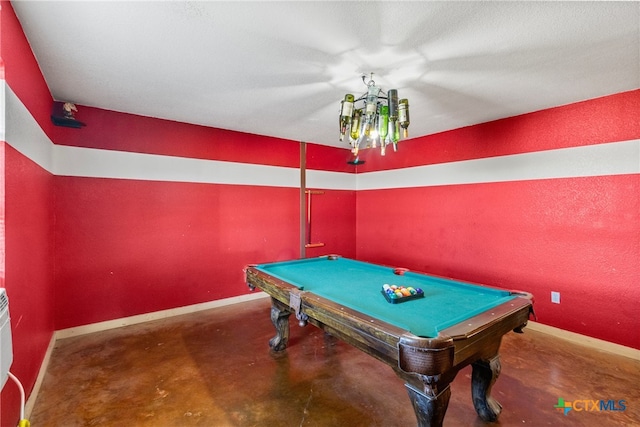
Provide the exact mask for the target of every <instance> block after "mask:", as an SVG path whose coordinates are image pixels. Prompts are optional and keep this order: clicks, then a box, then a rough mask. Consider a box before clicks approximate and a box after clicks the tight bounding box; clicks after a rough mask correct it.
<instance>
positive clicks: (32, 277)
mask: <svg viewBox="0 0 640 427" xmlns="http://www.w3.org/2000/svg"><path fill="white" fill-rule="evenodd" d="M0 64H2V65H3V67H4V68H3V74H4V78H5V81H3V82H0V84H5V83H6V85H7V86H9V87H10V88H11V90H12V91H13V92H14V93H15V94H16V95H17V96H19V97H20V99H21V100H22V102H23V103H24V105H25V106H27V108H28V109H29V110H30V111H31V114H32V116H33V117H34V119H36V120H37V121H38V122H39V123H40V126H41V128H42V129H43V130H44V131H45V132H50V131H51V128H52V126H51V124H50V120H49V113H50V108H51V102H52V98H51V95H50V93H49V90H48V88H47V85H46V83H45V81H44V79H43V78H42V75H41V74H40V69H39V67H38V64H37V63H36V61H35V59H34V57H33V54H32V53H31V49H30V47H29V44H28V42H27V40H26V38H25V37H24V34H23V32H22V29H21V27H20V24H19V22H18V19H17V18H16V16H15V14H14V12H13V8H12V7H11V4H10V3H9V2H7V1H2V2H1V3H0ZM2 102H3V105H4V100H2ZM2 114H5V112H4V110H3V112H2ZM5 126H6V129H5V131H6V132H5V135H8V134H9V131H10V130H12V129H11V126H13V123H12V122H11V121H7V122H6V123H5ZM1 143H2V144H3V147H2V150H3V152H4V161H3V171H2V172H3V176H4V184H5V197H3V198H2V201H1V203H3V204H4V206H3V209H4V211H5V218H4V220H5V223H4V224H5V236H4V239H5V247H4V248H3V249H4V252H5V277H4V283H3V286H5V287H6V289H7V294H8V296H9V305H10V314H11V326H12V338H13V354H14V359H13V365H12V366H11V371H12V372H13V373H14V374H15V375H16V376H17V377H18V378H19V379H20V380H21V382H22V383H23V385H24V387H25V390H26V392H27V394H29V393H30V392H31V390H32V388H33V385H34V383H35V380H36V377H37V375H38V371H39V369H40V365H41V363H42V360H43V358H44V356H45V353H46V349H47V346H48V344H49V342H50V339H51V336H52V334H53V331H54V325H53V286H52V283H53V264H52V259H53V258H52V249H53V244H52V242H53V235H52V226H53V215H52V212H53V197H52V195H53V183H52V179H53V177H52V176H51V174H49V173H48V172H46V171H43V170H42V168H40V167H39V166H37V165H35V164H34V163H33V162H32V161H30V160H28V159H26V158H25V157H24V156H22V155H21V154H20V153H18V152H16V151H15V150H14V149H13V148H12V147H11V146H9V145H7V144H6V142H5V141H2V142H1ZM0 407H1V408H2V410H1V411H0V425H2V426H14V425H16V424H17V422H18V419H19V413H20V395H19V393H18V389H17V387H16V386H15V385H14V384H13V382H12V381H10V380H9V381H8V382H7V384H6V385H5V387H4V388H3V390H2V396H1V401H0Z"/></svg>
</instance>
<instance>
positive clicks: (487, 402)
mask: <svg viewBox="0 0 640 427" xmlns="http://www.w3.org/2000/svg"><path fill="white" fill-rule="evenodd" d="M471 365H472V367H473V372H472V374H471V396H472V397H473V406H474V407H475V408H476V412H477V413H478V415H479V416H480V418H482V419H483V420H484V421H487V422H493V421H496V420H497V419H498V415H500V412H501V411H502V405H500V403H499V402H498V401H497V400H495V399H494V398H492V397H491V396H490V393H491V387H492V386H493V383H495V382H496V380H497V379H498V376H499V375H500V356H499V355H497V354H496V355H495V356H493V357H492V358H490V359H487V360H478V361H475V362H473V363H472V364H471Z"/></svg>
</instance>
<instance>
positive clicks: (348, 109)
mask: <svg viewBox="0 0 640 427" xmlns="http://www.w3.org/2000/svg"><path fill="white" fill-rule="evenodd" d="M365 79H366V75H364V74H363V75H362V82H363V83H364V84H365V85H366V86H367V91H366V92H365V93H364V94H362V95H361V96H360V97H359V98H357V99H356V98H355V97H354V96H353V94H350V93H348V94H346V95H345V96H344V99H343V100H342V101H341V103H340V141H344V139H345V137H347V138H348V140H349V144H350V145H351V152H352V153H353V154H354V156H357V155H358V151H359V150H360V148H368V147H372V148H375V147H377V146H378V145H380V154H381V155H383V156H384V155H385V150H386V147H387V145H389V144H393V150H394V151H396V150H397V149H398V141H400V128H402V134H403V138H407V137H408V136H409V133H408V128H409V100H408V99H406V98H405V99H400V100H398V91H397V90H396V89H389V91H388V92H387V93H385V92H384V91H383V90H382V89H380V88H379V87H378V86H376V82H375V81H373V73H371V75H370V77H369V81H368V82H367V81H366V80H365Z"/></svg>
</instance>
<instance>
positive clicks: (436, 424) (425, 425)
mask: <svg viewBox="0 0 640 427" xmlns="http://www.w3.org/2000/svg"><path fill="white" fill-rule="evenodd" d="M405 387H406V388H407V391H408V392H409V398H410V399H411V403H412V404H413V409H414V411H415V413H416V418H417V419H418V427H441V426H442V421H443V420H444V414H445V413H446V412H447V407H448V406H449V398H450V397H451V387H450V386H449V384H446V386H444V387H443V388H442V389H439V388H437V387H436V385H435V384H433V386H431V385H430V384H428V383H425V391H426V393H425V392H423V391H421V390H419V389H418V388H416V387H414V386H413V385H411V384H409V383H407V384H405ZM435 393H437V395H434V394H435Z"/></svg>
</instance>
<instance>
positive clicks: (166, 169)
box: [53, 145, 300, 187]
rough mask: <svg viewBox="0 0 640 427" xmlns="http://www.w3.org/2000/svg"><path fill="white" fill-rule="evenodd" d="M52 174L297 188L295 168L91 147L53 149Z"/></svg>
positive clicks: (297, 171)
mask: <svg viewBox="0 0 640 427" xmlns="http://www.w3.org/2000/svg"><path fill="white" fill-rule="evenodd" d="M53 163H54V169H53V171H54V174H55V175H60V176H81V177H93V178H119V179H138V180H147V181H173V182H197V183H209V184H233V185H258V186H271V187H299V186H300V172H299V170H298V169H296V168H285V167H277V166H265V165H254V164H247V163H233V162H221V161H216V160H203V159H192V158H185V157H172V156H162V155H157V154H141V153H128V152H123V151H111V150H98V149H92V148H80V147H67V146H62V145H56V146H55V148H54V162H53Z"/></svg>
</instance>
